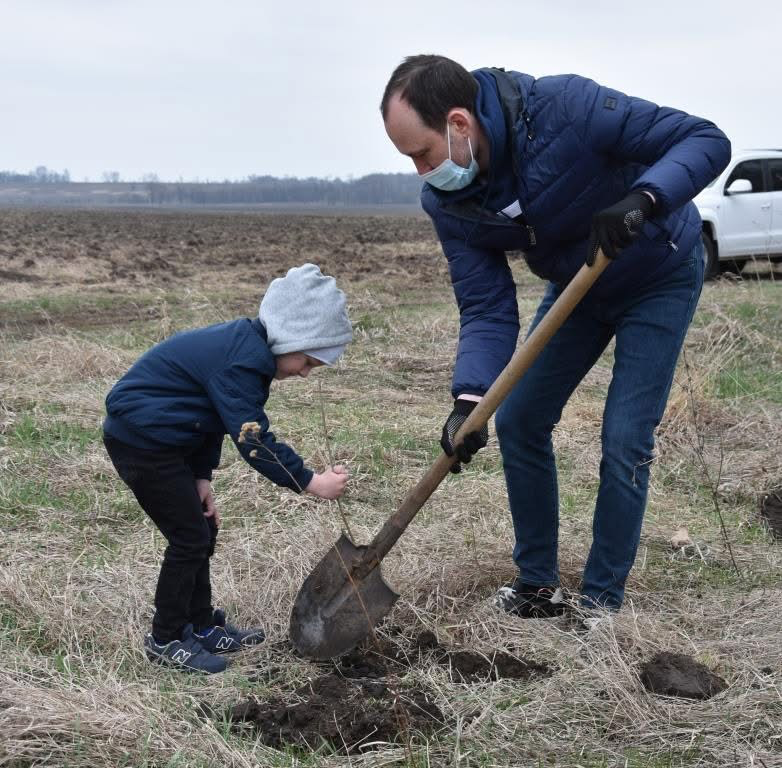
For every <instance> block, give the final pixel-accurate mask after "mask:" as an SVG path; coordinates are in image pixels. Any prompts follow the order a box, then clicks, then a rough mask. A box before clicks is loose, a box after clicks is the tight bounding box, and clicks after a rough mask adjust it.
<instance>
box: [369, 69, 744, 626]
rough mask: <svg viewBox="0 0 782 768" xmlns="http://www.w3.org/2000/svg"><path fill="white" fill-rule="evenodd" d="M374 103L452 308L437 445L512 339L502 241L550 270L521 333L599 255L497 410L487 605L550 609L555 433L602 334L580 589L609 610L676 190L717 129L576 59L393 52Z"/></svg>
mask: <svg viewBox="0 0 782 768" xmlns="http://www.w3.org/2000/svg"><path fill="white" fill-rule="evenodd" d="M381 112H382V115H383V120H384V123H385V128H386V132H387V133H388V136H389V138H390V139H391V141H392V142H393V143H394V145H395V146H396V148H397V149H398V150H399V151H400V152H401V153H402V154H405V155H408V156H409V157H410V158H411V159H412V160H413V163H414V164H415V167H416V170H417V172H418V173H419V174H420V175H421V177H422V179H423V180H424V181H425V182H427V183H425V184H424V186H423V190H422V192H421V200H422V204H423V207H424V209H425V210H426V212H427V213H428V214H429V215H430V216H431V218H432V221H433V223H434V226H435V229H436V231H437V234H438V236H439V238H440V242H441V244H442V247H443V251H444V252H445V256H446V257H447V259H448V265H449V270H450V275H451V281H452V283H453V287H454V291H455V294H456V300H457V303H458V306H459V311H460V317H461V331H460V335H459V346H458V352H457V357H456V365H455V369H454V374H453V386H452V394H453V397H454V398H455V402H454V406H453V410H452V412H451V414H450V416H449V417H448V419H447V421H446V424H445V426H444V427H443V432H442V439H441V443H442V446H443V448H444V450H445V451H446V452H447V453H449V454H452V453H453V452H454V446H453V438H454V436H455V434H456V431H457V430H458V428H459V426H460V425H461V424H463V423H464V420H465V419H466V418H467V416H468V414H469V413H470V412H471V411H472V409H473V408H474V407H475V404H476V402H478V401H480V399H481V397H482V395H484V394H485V392H486V391H487V390H488V388H489V387H490V386H491V384H492V382H493V381H494V379H495V378H496V377H497V375H498V374H499V373H500V371H501V370H502V369H503V367H504V366H505V365H506V364H507V362H508V360H509V359H510V357H511V355H512V353H513V350H514V348H515V345H516V339H517V335H518V330H519V320H518V309H517V305H516V291H515V286H514V283H513V279H512V276H511V272H510V269H509V267H508V263H507V260H506V257H505V253H506V251H508V250H521V251H523V252H524V254H525V258H526V261H527V264H528V265H529V267H530V269H531V270H532V271H533V272H534V273H535V274H536V275H538V276H540V277H542V278H544V279H545V280H547V281H548V285H547V287H546V291H545V295H544V298H543V300H542V302H541V304H540V306H539V308H538V311H537V313H536V315H535V318H534V320H533V321H532V326H531V328H530V330H531V329H532V328H534V327H535V325H536V324H537V323H538V322H539V321H540V319H541V318H542V316H543V315H544V314H545V312H546V310H547V309H548V308H549V307H550V306H551V305H552V304H553V303H554V301H555V300H556V298H557V297H558V296H559V294H560V292H561V291H562V289H563V287H564V286H565V285H566V284H567V283H568V281H569V280H570V279H571V278H572V277H573V275H574V274H575V273H576V272H577V271H578V269H579V268H580V267H581V266H582V265H583V264H584V262H585V261H586V262H587V263H589V264H592V263H594V258H595V255H596V252H597V249H598V248H602V249H603V251H604V253H605V254H606V256H608V257H609V258H610V259H611V260H612V263H611V264H610V265H609V266H608V268H607V269H606V270H605V272H604V273H603V274H602V275H601V276H600V278H599V279H598V280H597V282H596V283H595V285H594V287H593V288H592V289H591V290H590V292H589V294H588V295H587V296H586V297H585V299H584V300H583V301H582V302H581V304H580V305H579V306H578V307H577V308H576V310H575V311H574V312H573V314H572V315H571V316H570V318H569V319H568V320H567V321H566V322H565V323H564V325H563V326H562V328H561V329H560V330H559V331H558V332H557V333H556V334H555V336H554V337H553V338H552V340H551V341H550V342H549V344H548V345H547V347H546V349H545V350H544V351H543V352H542V353H541V355H540V356H539V357H538V359H537V360H536V362H535V363H534V365H533V366H532V367H531V368H530V370H529V371H528V372H527V373H526V375H525V376H524V377H523V379H522V380H521V381H520V382H519V384H518V385H517V386H516V387H515V389H514V390H513V391H512V392H511V393H510V395H509V396H508V398H507V399H506V401H505V402H504V403H503V405H502V406H501V407H500V409H499V410H498V412H497V415H496V422H495V423H496V428H497V435H498V437H499V442H500V450H501V453H502V461H503V467H504V471H505V478H506V483H507V488H508V497H509V502H510V509H511V515H512V517H513V525H514V530H515V536H516V545H515V548H514V550H513V557H514V560H515V562H516V564H517V565H518V568H519V575H518V577H517V578H516V580H515V582H514V583H513V585H512V586H511V587H503V588H501V589H500V590H499V592H498V594H497V603H498V605H499V606H500V607H502V608H504V609H505V610H507V611H509V612H510V613H513V614H515V615H518V616H520V617H523V618H527V617H548V616H553V615H557V614H559V613H561V612H562V611H563V608H564V602H563V598H562V593H561V590H560V589H559V586H558V584H559V572H558V567H557V534H558V527H559V518H558V514H559V513H558V491H557V473H556V466H555V461H554V453H553V450H552V441H551V434H552V431H553V428H554V426H555V425H556V424H557V422H558V421H559V419H560V416H561V414H562V409H563V407H564V406H565V403H566V402H567V401H568V399H569V397H570V395H571V394H572V393H573V391H574V390H575V388H576V386H577V385H578V383H579V382H580V381H581V380H582V379H583V377H584V376H585V375H586V373H587V372H588V371H589V369H590V368H591V367H592V366H593V365H594V364H595V362H596V361H597V359H598V358H599V357H600V355H601V353H602V352H603V351H604V350H605V348H606V346H607V345H608V343H609V341H610V340H611V339H612V338H615V339H616V347H615V361H614V369H613V376H612V380H611V384H610V386H609V389H608V396H607V398H606V404H605V411H604V414H603V427H602V460H601V462H600V487H599V491H598V495H597V502H596V506H595V514H594V524H593V541H592V547H591V551H590V553H589V557H588V559H587V562H586V566H585V569H584V574H583V584H582V590H581V592H582V597H581V601H582V605H584V606H586V607H588V608H597V609H604V608H605V609H609V610H617V609H618V608H619V607H620V606H621V605H622V601H623V598H624V586H625V581H626V579H627V575H628V573H629V571H630V569H631V568H632V565H633V561H634V559H635V555H636V551H637V548H638V542H639V539H640V533H641V522H642V519H643V513H644V508H645V506H646V496H647V488H648V482H649V465H650V463H651V461H652V459H653V448H654V430H655V428H656V427H657V425H658V424H659V422H660V419H661V418H662V415H663V412H664V410H665V404H666V401H667V399H668V394H669V392H670V388H671V383H672V380H673V373H674V368H675V366H676V360H677V358H678V355H679V351H680V349H681V346H682V343H683V341H684V336H685V333H686V331H687V327H688V326H689V323H690V321H691V319H692V316H693V313H694V311H695V306H696V304H697V301H698V298H699V296H700V291H701V287H702V283H703V258H702V245H701V241H700V236H701V226H702V225H701V221H700V218H699V216H698V212H697V210H696V208H695V206H694V205H693V203H692V202H691V200H692V198H693V197H694V196H695V195H696V194H697V193H698V192H699V191H700V190H701V189H703V188H704V187H705V186H706V185H707V184H708V183H709V182H710V181H711V180H712V179H714V178H715V177H716V176H717V175H718V174H719V173H720V171H722V170H723V168H724V167H725V166H726V164H727V162H728V160H729V157H730V142H729V141H728V139H727V138H726V136H725V135H724V134H723V133H722V132H721V131H720V130H719V129H718V128H717V127H716V126H715V125H714V124H713V123H710V122H708V121H707V120H704V119H702V118H699V117H693V116H690V115H687V114H685V113H684V112H680V111H677V110H674V109H670V108H667V107H658V106H656V105H655V104H652V103H650V102H648V101H644V100H642V99H638V98H633V97H629V96H626V95H625V94H623V93H620V92H618V91H614V90H611V89H609V88H605V87H602V86H600V85H598V84H596V83H594V82H593V81H591V80H587V79H585V78H582V77H578V76H576V75H561V76H555V77H543V78H540V79H535V78H533V77H531V76H530V75H526V74H522V73H519V72H504V71H502V70H496V69H479V70H476V71H474V72H472V73H470V72H468V71H467V70H465V69H464V68H463V67H462V66H460V65H459V64H457V63H456V62H454V61H451V60H450V59H447V58H445V57H442V56H429V55H425V56H412V57H409V58H407V59H405V60H404V61H403V62H402V64H400V65H399V67H397V69H396V70H395V71H394V73H393V74H392V75H391V79H390V80H389V82H388V85H387V86H386V89H385V93H384V94H383V100H382V103H381ZM487 438H488V432H487V431H486V430H483V431H482V432H481V433H478V432H473V433H472V434H471V435H468V437H467V439H466V440H465V441H464V444H463V446H458V447H457V448H456V451H457V453H458V456H459V459H460V461H462V462H466V461H469V460H470V458H471V456H472V455H473V454H474V453H475V451H476V450H478V449H479V448H481V447H483V446H484V445H486V441H487ZM455 468H457V469H459V468H460V465H458V464H457V465H455Z"/></svg>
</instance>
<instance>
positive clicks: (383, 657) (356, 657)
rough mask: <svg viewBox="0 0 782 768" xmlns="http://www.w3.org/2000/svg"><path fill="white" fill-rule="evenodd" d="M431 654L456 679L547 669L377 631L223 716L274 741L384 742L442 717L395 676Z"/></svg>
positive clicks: (342, 747)
mask: <svg viewBox="0 0 782 768" xmlns="http://www.w3.org/2000/svg"><path fill="white" fill-rule="evenodd" d="M433 662H434V663H436V664H438V665H440V666H442V667H446V668H448V670H449V672H450V675H451V677H452V679H453V680H455V681H456V682H465V683H468V682H469V683H473V682H481V681H488V680H497V679H501V678H509V679H514V680H528V679H531V678H534V677H542V676H547V675H549V674H550V670H549V668H548V667H546V666H545V665H543V664H538V663H537V662H534V661H527V660H524V659H518V658H515V657H514V656H511V655H510V654H507V653H501V652H496V653H491V654H486V655H482V654H479V653H475V652H473V651H464V650H451V649H448V648H446V647H444V646H442V645H441V644H440V643H439V642H438V641H437V638H436V637H435V635H434V634H433V633H432V632H422V633H421V634H420V635H418V636H417V637H415V638H414V639H413V640H412V642H404V644H400V645H395V644H394V643H391V642H390V641H388V640H385V639H381V638H379V639H378V641H377V643H369V642H368V645H366V646H364V647H361V648H358V649H356V650H354V651H351V652H350V653H348V654H346V655H344V656H342V657H341V658H340V659H339V660H338V661H337V662H336V664H335V665H330V666H328V667H327V666H326V665H324V667H323V668H324V671H325V670H326V669H328V670H329V673H327V674H324V675H323V676H321V677H318V678H316V679H315V680H313V681H312V682H311V683H308V684H307V685H305V686H303V687H302V688H299V689H298V690H296V691H295V692H294V693H293V694H292V696H291V697H290V698H287V699H286V698H282V697H276V698H273V699H270V700H265V701H262V700H259V699H257V698H256V697H250V698H249V699H248V700H247V701H244V702H242V703H240V704H237V705H236V706H235V707H233V709H232V710H230V712H229V719H230V720H231V721H233V722H237V723H238V722H241V723H250V724H251V725H252V726H253V728H254V730H255V731H257V733H258V735H259V736H260V738H261V740H262V741H263V743H264V744H267V745H268V746H271V747H275V748H280V747H282V746H284V745H286V744H287V745H297V746H301V747H306V748H307V749H316V748H317V747H318V746H320V745H322V744H323V743H324V742H327V743H328V744H329V745H331V747H333V748H335V749H337V750H338V751H339V752H341V753H343V754H348V753H353V752H357V751H361V750H362V749H370V748H373V747H377V746H380V745H381V744H382V743H385V742H398V743H402V742H403V741H404V739H405V738H406V737H405V734H407V733H410V732H421V733H427V732H431V731H434V730H437V729H438V728H439V727H442V726H443V725H445V721H444V717H443V714H442V712H441V711H440V709H439V708H438V707H437V706H436V705H435V704H434V703H433V702H432V701H431V699H430V698H429V696H428V694H427V693H426V692H425V691H423V690H421V689H418V688H412V689H410V688H404V687H402V685H401V684H399V683H398V682H397V678H398V677H399V676H401V675H404V674H405V673H406V672H408V671H410V669H411V668H413V667H414V666H417V665H418V664H421V665H423V666H428V665H431V664H432V663H433ZM389 678H390V679H389ZM395 692H396V693H395Z"/></svg>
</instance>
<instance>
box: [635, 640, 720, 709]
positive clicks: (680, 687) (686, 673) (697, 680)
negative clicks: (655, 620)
mask: <svg viewBox="0 0 782 768" xmlns="http://www.w3.org/2000/svg"><path fill="white" fill-rule="evenodd" d="M641 682H642V683H643V684H644V686H645V687H646V689H647V690H649V691H651V692H652V693H659V694H661V695H663V696H680V697H682V698H685V699H710V698H711V697H712V696H716V695H717V694H718V693H721V692H722V691H724V690H725V689H726V688H727V687H728V684H727V683H726V682H725V681H724V680H723V679H722V678H721V677H720V676H719V675H715V674H714V673H713V672H712V671H711V670H710V669H709V668H708V667H706V666H704V665H703V664H701V663H700V662H697V661H695V659H693V658H691V657H690V656H685V655H684V654H681V653H668V652H667V651H663V652H662V653H658V654H657V655H656V656H655V657H654V658H653V659H652V660H651V661H647V662H645V663H644V664H643V665H642V666H641Z"/></svg>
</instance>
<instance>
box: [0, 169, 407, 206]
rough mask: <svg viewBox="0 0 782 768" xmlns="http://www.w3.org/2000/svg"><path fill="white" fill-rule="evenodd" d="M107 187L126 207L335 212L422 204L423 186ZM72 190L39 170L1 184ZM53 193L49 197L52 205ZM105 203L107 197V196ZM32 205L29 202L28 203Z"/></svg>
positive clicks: (260, 183)
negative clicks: (288, 207)
mask: <svg viewBox="0 0 782 768" xmlns="http://www.w3.org/2000/svg"><path fill="white" fill-rule="evenodd" d="M102 179H103V182H102V183H103V184H104V185H105V184H112V185H117V189H115V190H112V195H111V201H112V202H116V203H121V204H123V205H127V204H133V203H140V204H147V205H259V204H275V203H278V204H285V203H294V204H314V205H330V206H331V205H333V206H352V205H386V204H402V205H404V204H411V203H412V204H414V203H417V202H418V197H419V193H420V191H421V180H420V179H419V178H418V176H417V175H416V174H414V173H372V174H369V175H367V176H362V177H360V178H357V179H355V178H351V177H348V178H347V179H345V180H343V179H321V178H316V177H309V178H304V179H301V178H295V177H284V178H279V177H277V176H266V175H265V176H248V177H247V178H246V179H244V180H242V181H221V182H206V183H199V182H186V181H182V180H181V179H180V180H179V181H176V182H164V181H160V180H159V178H158V176H157V174H155V173H145V174H144V175H143V177H142V178H141V181H140V182H130V183H123V182H122V181H121V180H120V174H119V172H118V171H104V173H103V174H102ZM55 182H56V183H60V184H68V183H70V174H69V172H68V171H67V170H65V171H63V172H62V173H56V172H54V171H50V170H49V169H48V168H46V166H43V165H42V166H39V167H38V168H36V169H35V170H34V171H31V172H30V173H29V174H20V173H15V172H12V171H0V184H4V183H5V184H9V183H12V184H33V185H34V184H50V183H55ZM100 187H101V184H100V183H98V184H96V183H90V182H85V183H84V184H77V185H74V187H73V188H69V190H68V193H67V195H66V194H65V193H63V195H62V197H63V199H66V198H67V201H68V202H74V203H75V202H79V203H88V202H90V201H91V200H93V199H95V201H96V202H98V198H99V197H100V195H99V189H100ZM52 194H54V190H52V191H51V192H50V193H47V196H48V199H50V200H51V199H52ZM104 197H105V196H104ZM30 199H31V198H30Z"/></svg>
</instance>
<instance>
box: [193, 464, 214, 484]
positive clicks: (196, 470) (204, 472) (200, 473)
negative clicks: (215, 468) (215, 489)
mask: <svg viewBox="0 0 782 768" xmlns="http://www.w3.org/2000/svg"><path fill="white" fill-rule="evenodd" d="M190 469H192V470H193V475H194V476H195V479H196V480H208V481H209V482H210V483H211V482H212V468H211V467H206V466H195V467H194V466H191V467H190Z"/></svg>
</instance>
